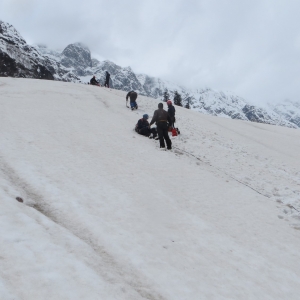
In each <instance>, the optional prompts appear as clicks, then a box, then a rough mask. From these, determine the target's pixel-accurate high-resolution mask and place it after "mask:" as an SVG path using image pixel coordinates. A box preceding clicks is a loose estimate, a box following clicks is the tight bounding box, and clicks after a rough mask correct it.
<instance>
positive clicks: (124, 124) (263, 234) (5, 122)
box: [0, 78, 300, 300]
mask: <svg viewBox="0 0 300 300" xmlns="http://www.w3.org/2000/svg"><path fill="white" fill-rule="evenodd" d="M125 95H126V92H122V91H117V90H110V89H106V88H102V87H95V86H89V85H83V84H74V83H63V82H54V81H42V80H32V79H31V80H30V79H13V78H0V141H1V143H0V299H1V300H2V299H4V300H12V299H14V300H27V299H28V300H32V299H43V300H44V299H53V300H54V299H55V300H58V299H70V300H71V299H72V300H75V299H92V300H95V299H105V300H107V299H114V300H115V299H130V300H132V299H170V300H177V299H178V300H183V299H187V300H198V299H218V300H219V299H239V300H240V299H243V300H244V299H263V300H266V299H299V295H300V252H299V249H300V159H299V151H300V131H299V130H295V129H289V128H284V127H279V126H272V125H264V124H257V123H251V122H246V121H238V120H230V119H225V118H218V117H212V116H208V115H202V114H199V113H198V112H193V111H190V110H187V109H184V108H178V107H176V110H177V126H178V127H179V129H180V130H181V135H180V136H178V137H175V138H173V139H172V141H173V146H174V147H173V150H172V151H171V152H166V151H160V150H159V148H158V142H157V141H154V140H149V139H147V138H145V137H142V136H139V135H137V134H136V133H135V132H134V131H133V127H134V125H135V124H136V122H137V120H138V119H139V118H140V117H141V116H142V114H143V113H148V114H149V115H152V113H153V111H154V110H155V109H156V107H157V103H158V101H157V100H154V99H151V98H147V97H142V96H139V97H138V104H139V108H140V109H139V110H138V111H134V112H132V111H130V110H129V109H128V108H126V106H125ZM16 197H22V198H23V199H24V203H19V202H18V201H17V200H15V198H16Z"/></svg>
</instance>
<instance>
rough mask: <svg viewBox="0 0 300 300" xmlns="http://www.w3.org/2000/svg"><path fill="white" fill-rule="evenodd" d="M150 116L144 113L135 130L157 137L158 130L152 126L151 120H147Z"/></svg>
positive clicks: (150, 136)
mask: <svg viewBox="0 0 300 300" xmlns="http://www.w3.org/2000/svg"><path fill="white" fill-rule="evenodd" d="M148 118H149V116H148V115H147V114H144V115H143V118H142V119H140V120H138V122H137V124H136V125H135V131H136V132H137V133H138V134H141V135H144V136H148V137H149V138H150V139H152V138H153V139H156V137H157V131H156V129H155V128H150V126H149V122H148V121H147V120H148Z"/></svg>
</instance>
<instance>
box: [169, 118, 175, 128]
mask: <svg viewBox="0 0 300 300" xmlns="http://www.w3.org/2000/svg"><path fill="white" fill-rule="evenodd" d="M170 119H171V124H170V126H172V127H173V128H175V125H174V123H175V117H170Z"/></svg>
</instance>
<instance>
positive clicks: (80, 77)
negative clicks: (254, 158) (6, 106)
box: [0, 21, 300, 128]
mask: <svg viewBox="0 0 300 300" xmlns="http://www.w3.org/2000/svg"><path fill="white" fill-rule="evenodd" d="M0 63H1V65H0V76H12V77H28V78H41V79H52V80H62V81H74V82H78V81H79V82H82V83H88V82H89V81H90V79H91V77H92V76H93V75H95V76H96V78H97V80H99V82H100V83H101V84H102V85H103V84H104V81H105V72H106V71H108V72H109V73H110V74H111V82H110V86H111V87H112V88H114V89H119V90H124V91H130V90H135V91H137V92H138V93H139V94H141V95H145V96H148V97H153V98H156V99H162V98H163V95H164V93H167V94H168V95H169V98H170V99H173V97H174V93H175V91H177V92H178V93H179V94H180V95H181V96H182V100H183V105H186V104H187V103H188V104H189V106H190V108H191V109H192V110H196V111H199V112H201V113H205V114H210V115H215V116H222V117H228V118H232V119H240V120H248V121H253V122H258V123H266V124H273V125H281V126H287V127H291V128H299V127H300V108H299V107H300V103H292V102H285V103H282V104H280V105H276V106H272V105H269V106H268V107H267V108H262V107H257V106H255V105H252V104H251V103H248V102H247V101H246V100H245V99H243V98H242V97H240V96H238V95H235V94H234V93H232V92H228V91H226V92H223V91H217V90H213V89H210V88H201V89H197V90H190V89H186V88H185V87H183V86H180V85H177V84H174V83H171V82H168V81H166V80H161V79H159V78H155V77H151V76H148V75H146V74H137V73H135V72H134V71H133V70H132V69H131V68H130V67H125V68H124V67H121V66H118V65H116V64H115V63H113V62H111V61H108V60H105V61H98V60H97V59H95V58H92V55H91V52H90V50H89V49H88V47H87V46H85V45H83V44H82V43H74V44H70V45H68V46H67V47H66V48H65V49H64V50H63V51H55V50H51V49H48V48H47V47H46V46H45V45H36V46H30V45H28V44H27V43H26V41H25V40H24V39H23V38H22V37H21V35H20V34H19V33H18V32H17V30H16V29H15V28H14V27H13V26H12V25H10V24H8V23H4V22H1V21H0Z"/></svg>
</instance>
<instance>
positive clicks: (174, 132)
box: [172, 128, 178, 136]
mask: <svg viewBox="0 0 300 300" xmlns="http://www.w3.org/2000/svg"><path fill="white" fill-rule="evenodd" d="M177 135H178V134H177V130H176V128H173V129H172V136H177Z"/></svg>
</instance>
